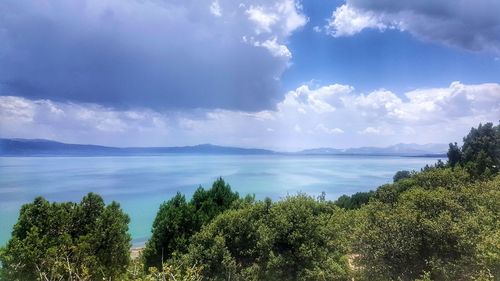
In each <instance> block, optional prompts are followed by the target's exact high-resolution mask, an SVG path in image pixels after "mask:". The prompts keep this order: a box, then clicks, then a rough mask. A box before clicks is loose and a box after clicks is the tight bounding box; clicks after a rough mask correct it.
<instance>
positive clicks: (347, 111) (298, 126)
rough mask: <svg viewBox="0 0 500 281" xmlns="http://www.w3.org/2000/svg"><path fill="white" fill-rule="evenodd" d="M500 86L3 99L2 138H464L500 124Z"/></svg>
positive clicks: (366, 142) (276, 143) (347, 142)
mask: <svg viewBox="0 0 500 281" xmlns="http://www.w3.org/2000/svg"><path fill="white" fill-rule="evenodd" d="M499 112H500V84H497V83H485V84H477V85H467V84H463V83H460V82H452V83H451V84H450V85H449V86H447V87H443V88H427V89H415V90H413V91H409V92H406V93H400V94H396V93H393V92H391V91H389V90H386V89H378V90H375V91H372V92H370V93H360V92H356V90H355V89H354V87H352V86H350V85H342V84H332V85H325V86H312V85H302V86H300V87H298V88H297V89H295V90H293V91H290V92H288V93H287V94H286V95H285V98H284V99H283V100H282V101H280V102H279V103H278V105H277V107H276V109H275V110H261V111H257V112H245V111H241V110H227V109H192V110H182V111H181V110H169V111H166V112H162V113H160V112H158V111H154V110H146V109H134V110H123V109H113V108H109V107H104V106H100V105H96V104H87V103H73V102H69V103H68V102H55V101H51V100H31V99H26V98H22V97H13V96H0V136H2V137H25V138H49V139H55V140H61V141H66V142H74V143H95V142H96V140H99V143H100V144H106V145H120V146H137V145H150V146H158V145H194V144H199V143H207V142H208V143H215V144H221V145H237V146H244V147H264V148H272V149H276V150H297V149H301V148H311V147H338V148H345V147H355V146H384V145H391V144H395V143H421V144H424V143H447V142H450V141H460V140H461V139H462V137H463V136H464V135H465V134H466V133H467V132H468V130H469V129H470V127H472V126H477V125H478V124H479V123H480V122H483V123H484V122H497V121H498V119H499V117H500V116H499Z"/></svg>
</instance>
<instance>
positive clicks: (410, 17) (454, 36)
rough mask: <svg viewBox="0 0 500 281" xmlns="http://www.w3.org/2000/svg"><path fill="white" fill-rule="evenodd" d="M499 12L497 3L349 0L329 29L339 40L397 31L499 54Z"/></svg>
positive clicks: (474, 0)
mask: <svg viewBox="0 0 500 281" xmlns="http://www.w3.org/2000/svg"><path fill="white" fill-rule="evenodd" d="M498 11H500V2H499V1H496V0H465V1H452V0H439V1H400V0H383V1H371V0H347V1H346V4H344V5H342V6H340V7H338V8H337V9H336V10H335V11H334V12H333V14H332V17H331V18H330V20H329V23H328V25H327V26H326V29H327V32H328V33H330V34H331V35H333V36H336V37H339V36H350V35H353V34H356V33H358V32H361V31H362V30H364V29H367V28H371V29H377V30H380V31H384V30H385V29H387V28H397V29H399V30H401V31H408V32H410V33H411V34H413V35H415V36H417V37H418V38H421V39H424V40H429V41H435V42H440V43H443V44H446V45H451V46H456V47H460V48H463V49H468V50H473V51H490V52H497V53H498V52H500V47H499V46H500V17H498Z"/></svg>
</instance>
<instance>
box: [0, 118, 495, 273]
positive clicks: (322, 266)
mask: <svg viewBox="0 0 500 281" xmlns="http://www.w3.org/2000/svg"><path fill="white" fill-rule="evenodd" d="M499 165H500V125H497V126H493V124H491V123H488V124H485V125H480V126H479V127H478V128H477V129H476V128H473V129H472V130H471V132H470V133H469V134H468V135H467V136H466V137H465V138H464V142H463V146H462V147H459V146H458V145H457V144H456V143H453V144H450V148H449V151H448V162H447V163H444V162H438V163H436V164H435V165H432V166H426V167H424V168H423V169H422V170H421V171H420V172H414V171H412V172H410V171H400V172H398V173H396V174H395V176H394V183H392V184H386V185H383V186H380V187H379V188H377V189H376V190H374V191H370V192H360V193H356V194H354V195H351V196H342V197H340V198H339V199H338V200H337V201H335V202H332V201H329V200H326V199H325V196H324V195H322V196H319V197H318V198H313V197H310V196H307V195H305V194H298V195H296V196H289V197H286V198H284V199H282V200H280V201H276V202H272V201H271V200H270V199H265V200H263V201H256V200H255V198H253V197H251V196H247V197H245V198H240V196H239V195H238V194H237V193H235V192H233V191H232V190H231V187H230V186H229V185H228V184H226V183H225V182H224V181H223V180H222V179H218V180H217V181H216V182H215V183H214V184H213V186H212V188H211V189H208V190H205V189H203V188H201V187H200V188H199V189H198V190H197V191H196V192H195V193H194V195H193V197H192V198H191V199H190V200H189V201H187V200H186V198H185V197H184V195H182V194H177V195H176V196H174V197H173V198H172V199H170V200H168V201H167V202H165V203H164V204H162V205H161V206H160V209H159V211H158V213H157V217H156V219H155V221H154V224H153V229H152V237H151V239H150V240H149V241H148V243H147V244H146V248H145V249H144V252H143V255H142V257H141V258H138V259H135V260H132V261H131V262H129V260H128V253H127V250H128V247H129V239H130V238H129V237H128V235H127V234H126V232H127V229H126V224H127V222H128V218H127V217H126V216H125V215H124V214H123V213H122V212H121V211H120V209H119V207H118V206H117V204H115V203H112V204H111V205H109V206H107V207H105V206H104V204H103V203H102V199H100V198H99V197H98V196H96V195H93V194H89V195H88V196H87V197H86V198H84V200H83V201H82V203H80V204H74V203H54V204H49V203H48V202H46V201H45V200H43V199H41V198H37V199H36V200H35V202H34V203H32V204H28V205H26V206H24V207H23V208H22V210H21V216H20V218H19V221H18V223H17V224H16V226H15V227H14V231H13V237H12V239H11V241H10V242H9V244H8V245H7V247H6V248H5V249H3V250H2V251H3V252H2V253H1V261H2V266H3V268H2V270H1V271H0V272H1V274H3V275H1V277H2V278H3V279H2V280H4V279H5V280H102V278H103V277H105V278H106V280H137V281H139V280H185V281H188V280H192V281H195V280H200V281H201V280H352V279H353V278H354V279H355V280H499V278H500V224H499V221H500V174H499ZM94 202H96V203H94ZM90 205H95V206H98V207H97V208H89V206H90ZM95 209H97V210H100V211H98V212H95V213H94V212H91V211H92V210H95ZM107 210H108V211H107ZM105 214H106V215H105ZM105 222H106V223H105ZM67 260H69V263H68V265H66V263H65V261H67ZM127 265H128V268H127V270H126V271H125V266H127ZM40 268H41V269H44V270H45V271H44V272H42V273H40ZM77 273H78V274H77ZM40 274H45V275H43V276H42V275H40ZM50 274H58V275H56V276H60V277H61V278H52V275H50ZM47 277H49V278H47Z"/></svg>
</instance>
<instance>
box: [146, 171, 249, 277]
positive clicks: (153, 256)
mask: <svg viewBox="0 0 500 281" xmlns="http://www.w3.org/2000/svg"><path fill="white" fill-rule="evenodd" d="M238 199H239V195H238V193H237V192H233V191H231V186H230V185H229V184H226V183H225V182H224V180H223V179H222V178H219V179H217V180H216V181H215V182H214V183H213V185H212V188H210V189H209V190H205V189H203V187H201V186H200V187H199V188H198V189H197V190H196V192H195V193H194V194H193V197H192V199H191V201H190V202H186V199H185V197H184V195H182V194H180V193H177V195H176V196H175V197H174V198H172V199H170V200H169V201H167V202H165V203H163V204H162V205H161V206H160V209H159V211H158V213H157V215H156V218H155V220H154V223H153V229H152V236H151V239H150V240H149V241H148V242H147V244H146V249H145V250H144V258H145V268H146V269H147V268H149V267H156V268H158V269H159V268H160V267H161V265H162V263H163V262H164V261H166V260H167V259H169V258H171V257H172V255H173V254H174V253H176V252H179V253H184V252H186V250H187V247H188V245H189V243H190V238H191V236H192V235H193V234H194V233H195V232H197V231H198V230H199V229H200V228H201V227H202V226H203V225H204V224H206V223H208V222H210V221H211V220H212V219H213V218H214V217H215V216H217V215H218V214H220V213H222V212H223V211H224V210H227V209H229V208H230V207H231V206H232V204H233V203H235V202H236V201H238ZM246 200H252V198H247V199H246Z"/></svg>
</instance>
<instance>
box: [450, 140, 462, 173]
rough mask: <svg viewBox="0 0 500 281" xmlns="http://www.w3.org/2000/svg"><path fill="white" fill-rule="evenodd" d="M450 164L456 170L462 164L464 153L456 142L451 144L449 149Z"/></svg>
mask: <svg viewBox="0 0 500 281" xmlns="http://www.w3.org/2000/svg"><path fill="white" fill-rule="evenodd" d="M447 156H448V164H449V165H450V166H451V167H452V168H454V167H455V166H456V165H457V164H460V162H462V151H461V150H460V147H458V144H457V143H456V142H455V143H454V144H453V143H450V144H449V149H448V153H447Z"/></svg>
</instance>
